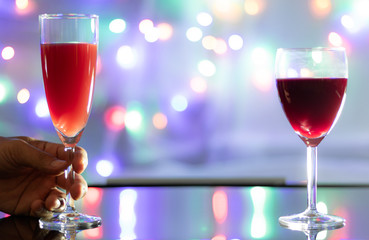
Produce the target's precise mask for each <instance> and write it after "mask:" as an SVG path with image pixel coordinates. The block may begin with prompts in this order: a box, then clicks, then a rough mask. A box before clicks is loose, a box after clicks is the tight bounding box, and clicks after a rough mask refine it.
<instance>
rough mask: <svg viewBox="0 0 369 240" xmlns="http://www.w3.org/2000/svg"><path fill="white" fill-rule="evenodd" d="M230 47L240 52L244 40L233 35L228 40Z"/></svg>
mask: <svg viewBox="0 0 369 240" xmlns="http://www.w3.org/2000/svg"><path fill="white" fill-rule="evenodd" d="M228 45H229V47H230V48H231V49H232V50H240V49H241V48H242V47H243V38H242V37H241V36H240V35H237V34H233V35H231V36H230V37H229V38H228Z"/></svg>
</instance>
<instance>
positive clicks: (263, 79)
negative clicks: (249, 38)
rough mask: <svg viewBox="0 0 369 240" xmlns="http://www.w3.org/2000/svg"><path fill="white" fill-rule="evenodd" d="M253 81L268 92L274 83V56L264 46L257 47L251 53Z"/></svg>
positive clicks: (258, 87) (257, 86)
mask: <svg viewBox="0 0 369 240" xmlns="http://www.w3.org/2000/svg"><path fill="white" fill-rule="evenodd" d="M250 66H252V68H251V69H252V73H251V75H252V77H251V80H252V83H253V84H254V86H255V87H256V88H257V89H259V90H260V91H262V92H268V91H270V90H271V88H272V85H273V70H272V69H273V57H272V54H271V53H270V52H268V51H267V50H266V49H265V48H263V47H256V48H254V49H253V50H252V53H251V64H250Z"/></svg>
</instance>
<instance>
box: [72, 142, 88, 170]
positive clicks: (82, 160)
mask: <svg viewBox="0 0 369 240" xmlns="http://www.w3.org/2000/svg"><path fill="white" fill-rule="evenodd" d="M87 165H88V157H87V152H86V150H85V149H83V148H81V147H79V146H77V147H76V150H75V152H74V158H73V169H74V171H75V172H76V173H79V174H81V173H82V172H83V171H84V170H85V169H86V167H87Z"/></svg>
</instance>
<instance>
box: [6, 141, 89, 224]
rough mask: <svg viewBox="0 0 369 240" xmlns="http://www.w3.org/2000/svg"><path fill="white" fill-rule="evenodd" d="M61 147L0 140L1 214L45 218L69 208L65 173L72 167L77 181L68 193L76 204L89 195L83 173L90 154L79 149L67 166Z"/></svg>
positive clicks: (46, 143)
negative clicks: (67, 206)
mask: <svg viewBox="0 0 369 240" xmlns="http://www.w3.org/2000/svg"><path fill="white" fill-rule="evenodd" d="M67 158H68V154H67V152H65V151H64V146H63V145H62V144H56V143H51V142H47V141H41V140H36V139H33V138H29V137H0V211H3V212H5V213H8V214H12V215H27V216H34V217H46V216H50V215H51V214H52V211H63V210H64V208H65V205H66V202H65V197H66V196H65V193H64V192H63V191H61V190H60V189H65V188H66V180H65V177H64V174H63V173H64V170H65V169H67V168H68V166H69V165H70V164H72V166H73V169H74V171H75V172H76V174H75V180H74V183H73V185H72V186H71V187H70V189H69V191H70V194H71V197H72V198H73V199H75V200H77V199H79V198H82V197H83V196H84V195H85V194H86V192H87V183H86V181H85V180H84V179H83V177H82V176H81V175H79V174H80V173H82V172H83V171H84V170H85V168H86V167H87V163H88V160H87V153H86V151H85V150H84V149H83V148H81V147H76V151H75V153H74V158H73V161H72V163H71V162H67V161H66V160H65V159H67Z"/></svg>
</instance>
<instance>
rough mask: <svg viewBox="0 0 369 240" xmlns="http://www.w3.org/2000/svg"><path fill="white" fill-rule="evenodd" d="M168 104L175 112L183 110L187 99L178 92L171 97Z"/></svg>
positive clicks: (185, 107)
mask: <svg viewBox="0 0 369 240" xmlns="http://www.w3.org/2000/svg"><path fill="white" fill-rule="evenodd" d="M170 104H171V105H172V107H173V109H174V110H176V111H177V112H183V111H184V110H186V109H187V106H188V101H187V98H186V97H185V96H183V95H180V94H178V95H175V96H174V97H173V98H172V100H171V102H170Z"/></svg>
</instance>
